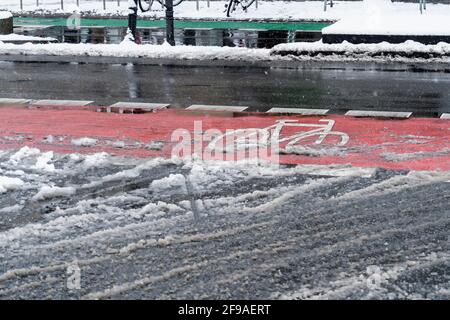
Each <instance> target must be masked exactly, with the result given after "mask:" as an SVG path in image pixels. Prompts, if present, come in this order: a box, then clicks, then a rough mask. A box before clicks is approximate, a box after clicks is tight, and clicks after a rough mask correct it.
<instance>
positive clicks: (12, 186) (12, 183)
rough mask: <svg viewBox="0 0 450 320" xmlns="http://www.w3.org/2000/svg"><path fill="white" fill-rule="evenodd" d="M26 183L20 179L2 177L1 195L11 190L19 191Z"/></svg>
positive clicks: (0, 178) (0, 184)
mask: <svg viewBox="0 0 450 320" xmlns="http://www.w3.org/2000/svg"><path fill="white" fill-rule="evenodd" d="M23 184H24V182H23V181H22V180H20V179H18V178H9V177H2V176H0V193H4V192H6V191H9V190H17V189H19V188H20V187H22V186H23Z"/></svg>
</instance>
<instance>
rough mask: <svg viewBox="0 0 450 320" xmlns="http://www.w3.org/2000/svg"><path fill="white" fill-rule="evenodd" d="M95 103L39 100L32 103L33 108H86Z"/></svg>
mask: <svg viewBox="0 0 450 320" xmlns="http://www.w3.org/2000/svg"><path fill="white" fill-rule="evenodd" d="M91 103H94V101H86V100H37V101H33V102H31V105H32V106H70V107H84V106H87V105H88V104H91Z"/></svg>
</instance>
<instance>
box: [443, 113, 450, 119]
mask: <svg viewBox="0 0 450 320" xmlns="http://www.w3.org/2000/svg"><path fill="white" fill-rule="evenodd" d="M441 119H450V113H443V114H441Z"/></svg>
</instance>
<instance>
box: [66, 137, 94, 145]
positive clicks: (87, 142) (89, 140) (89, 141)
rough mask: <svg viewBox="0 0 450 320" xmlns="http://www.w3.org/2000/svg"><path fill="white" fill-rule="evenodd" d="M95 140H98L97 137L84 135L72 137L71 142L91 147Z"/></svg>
mask: <svg viewBox="0 0 450 320" xmlns="http://www.w3.org/2000/svg"><path fill="white" fill-rule="evenodd" d="M97 141H98V140H97V139H93V138H88V137H84V138H79V139H72V141H71V143H72V144H73V145H74V146H78V147H92V146H95V145H96V144H97Z"/></svg>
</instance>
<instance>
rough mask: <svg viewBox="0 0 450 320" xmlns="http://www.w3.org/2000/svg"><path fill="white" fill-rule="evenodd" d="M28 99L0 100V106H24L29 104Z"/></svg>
mask: <svg viewBox="0 0 450 320" xmlns="http://www.w3.org/2000/svg"><path fill="white" fill-rule="evenodd" d="M30 101H31V100H29V99H8V98H0V104H26V103H28V102H30Z"/></svg>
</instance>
